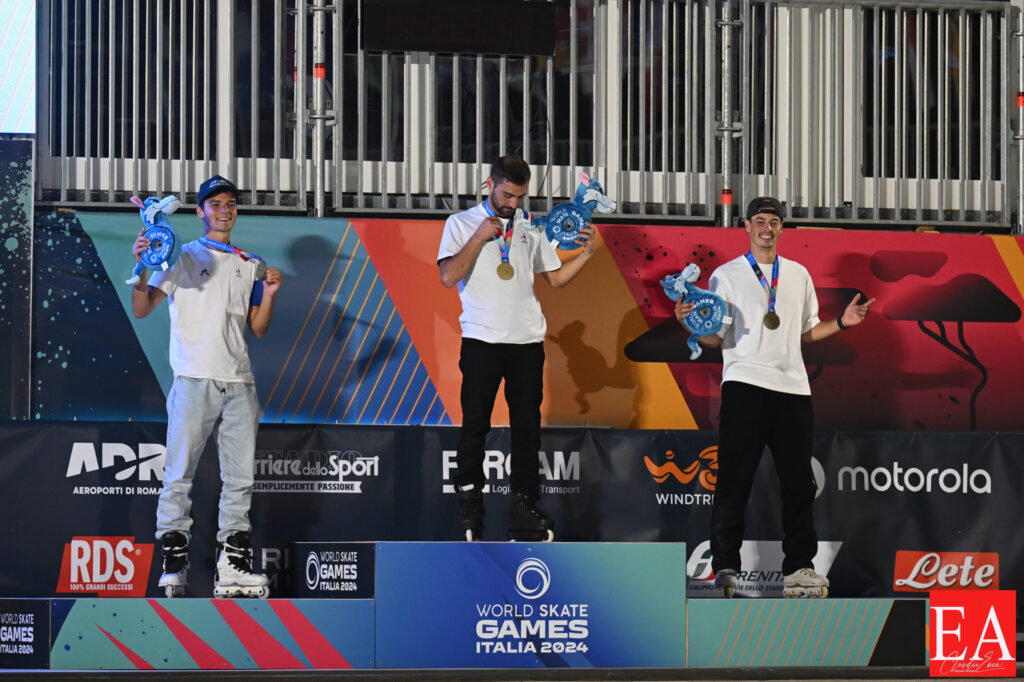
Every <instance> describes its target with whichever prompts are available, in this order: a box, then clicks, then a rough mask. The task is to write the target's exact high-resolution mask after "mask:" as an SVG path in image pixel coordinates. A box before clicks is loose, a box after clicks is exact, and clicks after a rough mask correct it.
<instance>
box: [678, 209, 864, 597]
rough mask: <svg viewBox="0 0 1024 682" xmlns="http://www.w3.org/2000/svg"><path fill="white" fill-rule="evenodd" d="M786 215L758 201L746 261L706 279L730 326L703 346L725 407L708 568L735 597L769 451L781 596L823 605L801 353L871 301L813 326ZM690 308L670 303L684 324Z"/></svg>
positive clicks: (811, 295) (750, 213)
mask: <svg viewBox="0 0 1024 682" xmlns="http://www.w3.org/2000/svg"><path fill="white" fill-rule="evenodd" d="M782 221H783V211H782V205H781V204H780V203H779V202H778V201H777V200H776V199H773V198H771V197H758V198H756V199H754V200H753V201H751V202H750V205H749V206H748V208H747V219H746V220H745V221H744V225H745V227H746V230H747V233H748V234H749V237H750V249H749V251H748V252H747V254H745V255H743V256H740V257H738V258H736V259H734V260H731V261H729V262H728V263H725V264H724V265H722V266H720V267H718V268H717V269H715V271H714V272H713V273H712V275H711V279H710V287H711V290H712V291H714V292H715V293H717V294H718V295H720V296H721V297H722V298H723V300H725V302H726V304H727V305H728V307H729V314H730V315H731V316H732V319H733V322H732V324H731V325H730V326H728V327H725V328H723V329H722V330H721V331H720V332H719V333H718V334H717V335H711V336H704V337H701V338H700V343H701V344H703V345H705V346H707V347H709V348H719V347H720V348H721V350H722V363H723V365H722V407H721V413H720V419H719V442H718V481H717V483H716V486H715V501H714V506H713V507H712V512H711V553H712V568H713V569H714V571H715V574H716V582H717V583H718V585H719V586H721V587H723V588H724V589H725V593H726V595H727V596H732V592H733V589H734V588H735V587H736V585H737V583H738V579H737V574H738V572H739V570H740V545H741V544H742V542H743V527H744V514H745V511H746V505H747V499H748V498H749V496H750V489H751V486H752V485H753V480H754V472H755V471H756V469H757V465H758V462H759V461H760V459H761V455H762V454H763V452H764V449H765V447H766V446H767V447H768V448H769V449H771V452H772V457H773V459H774V461H775V469H776V472H777V473H778V476H779V481H780V484H781V489H782V527H783V532H784V534H785V538H784V539H783V543H782V549H783V553H784V559H783V564H782V572H783V575H784V591H785V594H786V596H816V597H822V596H826V595H827V593H828V579H827V578H824V577H823V576H820V575H818V574H817V573H815V572H814V569H813V564H812V559H813V558H814V555H815V553H816V552H817V548H818V540H817V535H816V534H815V531H814V519H813V514H812V509H811V507H812V504H813V502H814V494H815V483H814V475H813V473H812V471H811V446H812V434H813V414H812V409H811V386H810V383H809V381H808V378H807V370H806V368H805V366H804V361H803V354H802V353H801V344H803V343H810V342H813V341H820V340H822V339H826V338H828V337H830V336H832V335H833V334H835V333H837V332H839V331H840V330H842V329H846V328H847V327H852V326H855V325H858V324H860V323H861V322H863V321H864V318H865V317H866V316H867V314H868V308H869V307H870V306H871V304H872V303H874V300H875V299H871V300H870V301H867V302H865V303H859V300H860V294H858V295H857V296H855V297H854V299H853V300H852V301H850V303H849V304H848V305H847V306H846V310H845V311H843V314H842V315H841V316H840V317H839V318H837V319H835V320H827V321H824V322H822V321H821V320H820V319H819V318H818V299H817V296H816V295H815V292H814V284H813V282H811V277H810V275H809V274H808V272H807V270H806V268H804V267H803V266H802V265H800V264H799V263H797V262H795V261H792V260H789V259H787V258H783V257H781V256H779V255H778V243H779V238H780V236H781V235H782ZM692 309H693V304H691V303H685V302H683V300H682V298H680V300H679V301H678V302H677V303H676V307H675V313H676V319H678V320H679V321H680V323H682V320H683V318H685V317H686V316H687V315H689V314H690V311H691V310H692Z"/></svg>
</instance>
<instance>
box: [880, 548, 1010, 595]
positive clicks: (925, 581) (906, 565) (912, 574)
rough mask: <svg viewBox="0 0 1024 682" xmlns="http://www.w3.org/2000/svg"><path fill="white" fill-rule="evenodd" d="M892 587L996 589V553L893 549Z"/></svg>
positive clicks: (926, 590) (997, 578) (929, 590)
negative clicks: (894, 558) (894, 562)
mask: <svg viewBox="0 0 1024 682" xmlns="http://www.w3.org/2000/svg"><path fill="white" fill-rule="evenodd" d="M892 587H893V589H894V590H898V591H900V592H931V591H934V590H998V589H999V555H998V554H996V553H995V552H908V551H904V550H900V551H898V552H896V566H895V570H894V571H893V586H892Z"/></svg>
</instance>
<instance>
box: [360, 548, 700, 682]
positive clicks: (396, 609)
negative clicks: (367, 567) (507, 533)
mask: <svg viewBox="0 0 1024 682" xmlns="http://www.w3.org/2000/svg"><path fill="white" fill-rule="evenodd" d="M376 563H377V595H376V601H377V637H376V641H377V667H378V668H545V667H549V668H556V667H557V668H565V667H584V668H628V667H656V668H675V667H679V668H681V667H683V666H685V664H686V663H685V658H684V656H685V653H684V652H685V644H684V643H685V633H686V627H685V625H686V623H685V614H686V548H685V545H683V544H672V543H564V544H563V543H531V544H527V543H505V542H502V543H492V542H475V543H417V542H410V543H394V542H387V543H378V545H377V559H376Z"/></svg>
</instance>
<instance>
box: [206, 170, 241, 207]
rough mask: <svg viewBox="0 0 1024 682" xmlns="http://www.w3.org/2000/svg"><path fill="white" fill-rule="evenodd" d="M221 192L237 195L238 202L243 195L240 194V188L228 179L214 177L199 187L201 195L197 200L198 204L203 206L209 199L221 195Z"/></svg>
mask: <svg viewBox="0 0 1024 682" xmlns="http://www.w3.org/2000/svg"><path fill="white" fill-rule="evenodd" d="M221 192H230V193H231V194H233V195H235V199H236V200H237V199H238V197H239V196H241V194H240V193H239V192H238V188H237V187H235V183H233V182H231V181H230V180H228V179H227V178H224V177H221V176H220V175H214V176H213V177H212V178H210V179H209V180H207V181H206V182H204V183H203V184H201V185H199V195H198V198H197V199H196V203H197V204H199V205H202V203H203V202H204V201H206V200H207V199H208V198H209V197H211V196H213V195H214V194H220V193H221Z"/></svg>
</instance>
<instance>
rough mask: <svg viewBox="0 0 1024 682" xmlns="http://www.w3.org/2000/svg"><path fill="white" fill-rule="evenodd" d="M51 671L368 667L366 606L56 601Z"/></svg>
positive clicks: (346, 602) (370, 607)
mask: <svg viewBox="0 0 1024 682" xmlns="http://www.w3.org/2000/svg"><path fill="white" fill-rule="evenodd" d="M53 622H54V630H55V632H54V635H53V648H52V652H51V658H50V666H51V668H53V669H54V670H148V669H157V670H195V669H201V670H211V669H217V670H225V669H242V670H251V669H273V670H304V669H320V670H322V669H330V670H343V669H348V668H372V667H373V602H372V601H370V600H355V599H352V600H339V599H330V600H325V599H302V600H295V601H292V600H290V599H266V600H263V599H251V600H246V599H238V600H235V599H103V600H97V599H59V600H54V602H53Z"/></svg>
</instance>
